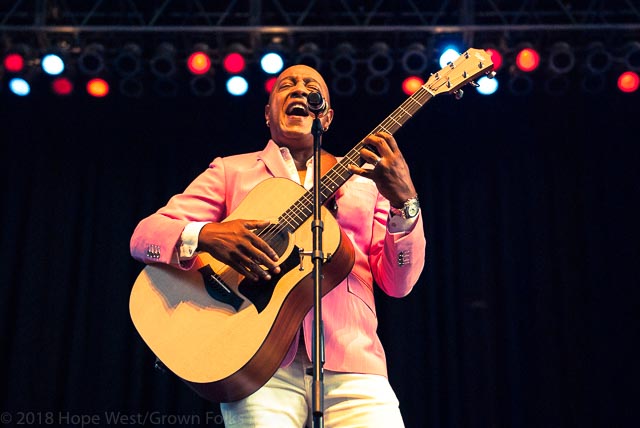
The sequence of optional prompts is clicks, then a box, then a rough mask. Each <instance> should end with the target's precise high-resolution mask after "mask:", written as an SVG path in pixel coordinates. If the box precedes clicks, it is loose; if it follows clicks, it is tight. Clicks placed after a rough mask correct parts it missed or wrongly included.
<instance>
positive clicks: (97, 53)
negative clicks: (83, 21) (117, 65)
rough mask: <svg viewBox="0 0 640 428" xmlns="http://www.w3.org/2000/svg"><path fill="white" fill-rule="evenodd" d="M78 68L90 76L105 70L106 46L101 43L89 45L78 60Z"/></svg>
mask: <svg viewBox="0 0 640 428" xmlns="http://www.w3.org/2000/svg"><path fill="white" fill-rule="evenodd" d="M77 65H78V69H79V70H80V71H81V72H82V73H84V74H88V75H90V76H95V75H96V74H98V73H100V72H101V71H102V70H104V65H105V63H104V46H103V45H101V44H99V43H92V44H90V45H87V46H86V47H85V48H84V49H83V51H82V53H81V54H80V56H79V57H78V61H77Z"/></svg>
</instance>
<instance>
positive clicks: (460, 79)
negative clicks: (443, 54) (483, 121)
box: [422, 48, 493, 96]
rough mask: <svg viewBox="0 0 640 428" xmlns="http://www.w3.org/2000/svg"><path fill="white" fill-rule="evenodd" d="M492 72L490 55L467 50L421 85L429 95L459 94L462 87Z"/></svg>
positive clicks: (479, 51)
mask: <svg viewBox="0 0 640 428" xmlns="http://www.w3.org/2000/svg"><path fill="white" fill-rule="evenodd" d="M492 70H493V61H491V55H489V54H488V53H487V52H486V51H484V50H482V49H473V48H471V49H467V51H466V52H464V53H463V54H461V55H460V56H459V57H458V58H457V59H456V60H455V61H453V62H450V63H449V64H447V65H446V66H445V67H444V68H443V69H442V70H440V71H438V72H437V73H435V74H432V75H431V77H429V80H427V82H426V83H425V84H424V85H422V87H423V88H424V89H426V90H427V91H428V92H429V93H430V94H431V95H434V96H435V95H439V94H443V93H456V94H458V93H459V90H460V88H461V87H462V86H464V85H466V84H467V83H469V82H472V81H473V80H474V79H476V78H477V77H478V76H480V75H482V74H490V73H491V72H492Z"/></svg>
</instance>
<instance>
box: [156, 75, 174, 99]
mask: <svg viewBox="0 0 640 428" xmlns="http://www.w3.org/2000/svg"><path fill="white" fill-rule="evenodd" d="M153 90H154V91H155V93H156V94H158V95H160V96H161V97H165V98H170V97H175V96H177V95H178V83H177V82H176V81H175V80H173V79H168V78H160V79H157V80H156V81H155V82H153Z"/></svg>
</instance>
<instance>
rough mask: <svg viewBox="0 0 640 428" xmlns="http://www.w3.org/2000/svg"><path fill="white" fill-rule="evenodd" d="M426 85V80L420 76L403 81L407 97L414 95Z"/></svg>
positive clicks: (403, 88) (403, 89)
mask: <svg viewBox="0 0 640 428" xmlns="http://www.w3.org/2000/svg"><path fill="white" fill-rule="evenodd" d="M422 85H424V80H422V78H420V77H418V76H409V77H407V78H406V79H404V80H403V81H402V91H403V92H404V93H405V94H407V95H413V93H414V92H416V91H417V90H418V89H420V87H421V86H422Z"/></svg>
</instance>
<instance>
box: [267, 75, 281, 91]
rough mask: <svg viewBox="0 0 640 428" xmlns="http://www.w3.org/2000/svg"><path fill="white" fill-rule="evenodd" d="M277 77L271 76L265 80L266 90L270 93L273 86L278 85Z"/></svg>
mask: <svg viewBox="0 0 640 428" xmlns="http://www.w3.org/2000/svg"><path fill="white" fill-rule="evenodd" d="M277 80H278V78H277V77H270V78H268V79H267V80H266V81H265V82H264V90H265V91H266V92H267V93H268V94H270V93H271V91H273V87H274V86H276V81H277Z"/></svg>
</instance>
